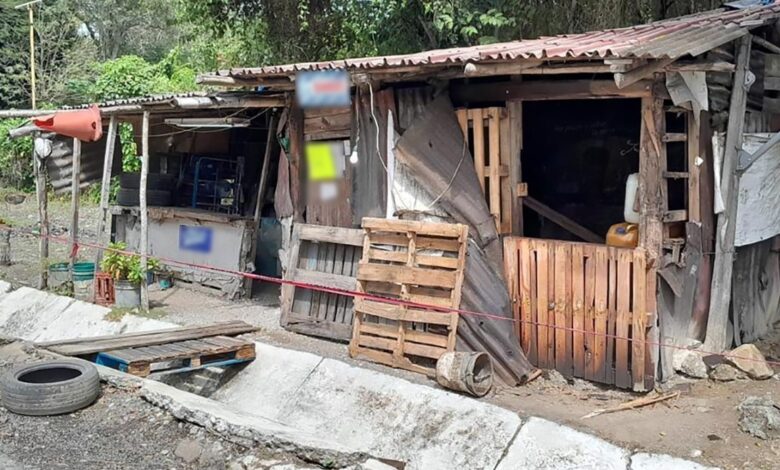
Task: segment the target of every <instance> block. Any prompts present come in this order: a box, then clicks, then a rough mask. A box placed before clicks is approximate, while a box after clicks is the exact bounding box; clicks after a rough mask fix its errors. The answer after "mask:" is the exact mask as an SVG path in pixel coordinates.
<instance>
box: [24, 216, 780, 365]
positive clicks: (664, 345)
mask: <svg viewBox="0 0 780 470" xmlns="http://www.w3.org/2000/svg"><path fill="white" fill-rule="evenodd" d="M11 233H15V234H17V235H28V236H32V237H42V238H47V239H49V240H51V241H54V242H56V243H62V244H67V245H71V241H70V239H68V238H65V237H60V236H55V235H47V236H44V235H41V234H37V233H34V232H32V231H29V230H18V229H11ZM82 246H84V247H88V248H95V249H99V250H104V251H110V252H114V253H119V254H123V255H128V256H140V254H139V253H137V252H134V251H129V250H120V249H117V248H111V247H108V246H105V245H100V244H97V243H91V242H84V241H80V242H78V243H75V244H73V248H72V249H73V250H76V251H78V249H79V248H80V247H82ZM154 258H156V259H158V260H160V261H162V262H164V263H167V264H172V265H176V266H182V267H187V268H194V269H200V270H203V271H210V272H216V273H221V274H229V275H232V276H236V277H243V278H247V279H253V280H257V281H262V282H270V283H272V284H277V285H281V286H283V285H289V286H293V287H297V288H301V289H309V290H312V291H317V292H325V293H328V294H336V295H343V296H348V297H352V298H360V299H363V300H369V301H374V302H381V303H384V304H389V305H396V306H403V307H409V308H417V309H423V310H432V311H435V312H440V313H450V314H456V313H457V314H459V315H466V316H473V317H479V318H486V319H491V320H500V321H506V322H510V323H513V324H526V325H535V326H538V327H544V328H550V329H554V330H562V331H567V332H572V333H578V334H580V333H581V334H583V335H585V336H592V337H602V338H608V339H615V340H622V341H627V342H629V343H643V344H645V345H650V346H657V347H659V348H668V349H675V350H681V351H689V352H693V353H697V354H701V355H702V356H718V357H723V358H729V359H739V360H743V361H748V362H764V363H766V364H769V365H772V366H777V367H780V361H771V360H764V361H761V360H759V359H754V358H750V357H744V356H737V355H734V354H729V353H721V352H715V351H707V350H702V349H689V348H687V347H685V346H678V345H675V344H669V343H662V342H658V341H651V340H647V339H642V338H628V337H624V336H618V335H614V334H609V333H599V332H596V331H589V330H584V329H578V328H573V327H567V326H561V325H553V324H549V323H540V322H535V321H530V320H520V319H517V318H510V317H506V316H504V315H499V314H494V313H485V312H476V311H473V310H467V309H462V308H449V307H442V306H438V305H430V304H425V303H421V302H412V301H409V300H404V299H396V298H391V297H384V296H380V295H376V294H369V293H365V292H358V291H353V290H348V289H340V288H337V287H329V286H323V285H319V284H312V283H308V282H301V281H295V280H292V279H283V278H278V277H274V276H266V275H263V274H255V273H248V272H242V271H235V270H231V269H225V268H218V267H215V266H209V265H205V264H198V263H188V262H186V261H180V260H175V259H171V258H167V257H161V256H154Z"/></svg>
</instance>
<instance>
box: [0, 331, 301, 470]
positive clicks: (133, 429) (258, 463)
mask: <svg viewBox="0 0 780 470" xmlns="http://www.w3.org/2000/svg"><path fill="white" fill-rule="evenodd" d="M45 357H46V356H43V355H42V354H41V353H40V352H38V351H36V350H33V349H32V348H30V347H29V346H24V345H23V344H22V343H18V342H17V343H11V344H6V345H3V346H0V373H5V372H6V371H7V370H8V369H9V368H11V367H12V366H13V365H15V364H18V363H22V362H27V361H33V360H38V359H42V358H45ZM0 468H2V469H4V470H5V469H8V470H16V469H19V470H22V469H24V470H27V469H41V470H43V469H46V470H48V469H74V470H90V469H96V470H97V469H100V470H111V469H227V470H244V469H274V470H291V469H308V468H313V467H311V466H310V465H307V464H305V463H303V462H301V461H299V460H297V459H295V458H294V457H291V456H289V455H285V454H282V453H272V452H270V451H269V450H267V449H264V448H259V447H254V448H252V449H247V448H245V447H242V446H238V445H236V444H233V443H230V442H228V441H226V440H224V439H221V438H220V437H218V436H215V435H212V434H210V433H208V432H207V431H205V430H204V429H203V428H201V427H199V426H195V425H191V424H188V423H184V422H181V421H178V420H176V419H175V418H174V417H172V416H171V415H169V414H168V413H167V412H165V411H163V410H161V409H159V408H157V407H155V406H154V405H152V404H150V403H148V402H146V401H145V400H143V399H142V398H141V397H139V396H138V395H136V394H135V392H132V391H126V390H119V389H116V388H113V387H111V386H108V385H104V386H103V388H102V393H101V396H100V398H98V400H97V401H96V402H95V403H94V404H93V405H91V406H89V407H87V408H85V409H83V410H80V411H77V412H75V413H71V414H67V415H62V416H48V417H32V416H21V415H16V414H14V413H11V412H9V411H7V410H6V409H5V408H3V407H0Z"/></svg>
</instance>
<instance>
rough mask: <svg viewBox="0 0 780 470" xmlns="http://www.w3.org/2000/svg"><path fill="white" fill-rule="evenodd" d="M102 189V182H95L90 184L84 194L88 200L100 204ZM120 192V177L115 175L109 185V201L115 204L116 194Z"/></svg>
mask: <svg viewBox="0 0 780 470" xmlns="http://www.w3.org/2000/svg"><path fill="white" fill-rule="evenodd" d="M100 190H101V184H100V182H97V183H93V184H91V185H89V187H88V188H87V190H86V192H85V193H84V196H85V197H86V198H87V201H89V202H91V203H92V204H95V205H98V204H100V197H101V194H100ZM118 192H119V177H117V176H114V177H113V178H111V184H110V185H109V187H108V202H109V203H110V204H114V203H115V202H116V194H117V193H118Z"/></svg>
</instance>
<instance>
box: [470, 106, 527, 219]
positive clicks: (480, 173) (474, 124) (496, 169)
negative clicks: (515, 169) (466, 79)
mask: <svg viewBox="0 0 780 470" xmlns="http://www.w3.org/2000/svg"><path fill="white" fill-rule="evenodd" d="M456 115H457V118H458V123H459V124H460V128H461V131H463V135H464V137H465V138H466V145H467V146H468V148H469V151H470V152H471V155H472V156H473V157H474V168H475V169H476V170H477V177H478V178H479V184H480V185H481V186H482V192H483V193H484V194H485V197H486V199H487V202H488V207H489V208H490V214H491V215H492V216H493V218H494V219H495V221H496V228H497V229H498V233H501V234H505V233H511V232H512V188H511V180H512V179H511V178H510V176H511V175H510V171H511V170H510V168H511V166H512V165H511V159H512V155H511V150H510V145H509V138H510V135H509V134H511V132H514V130H512V129H511V128H510V127H508V126H507V124H508V122H506V121H507V120H508V118H509V117H508V115H507V111H506V109H505V108H477V109H459V110H457V111H456ZM515 158H518V159H519V158H520V157H519V155H516V156H515Z"/></svg>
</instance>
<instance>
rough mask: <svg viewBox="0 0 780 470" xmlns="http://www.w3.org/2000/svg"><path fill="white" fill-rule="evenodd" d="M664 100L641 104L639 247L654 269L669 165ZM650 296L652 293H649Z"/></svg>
mask: <svg viewBox="0 0 780 470" xmlns="http://www.w3.org/2000/svg"><path fill="white" fill-rule="evenodd" d="M663 112H664V111H663V100H662V99H657V98H645V99H643V100H642V126H641V130H640V138H639V141H640V142H639V201H640V204H639V205H640V210H639V213H640V222H639V246H641V247H643V248H644V249H645V250H647V254H648V262H649V264H650V265H651V266H653V265H654V264H655V263H657V262H658V260H659V259H660V257H661V248H662V243H663V221H662V217H663V211H664V197H665V196H664V191H663V186H664V182H663V170H664V167H665V166H666V165H662V164H661V162H662V161H665V159H666V155H665V153H664V148H665V146H664V145H663V144H662V143H661V133H662V132H663V129H662V123H663ZM648 292H650V291H648Z"/></svg>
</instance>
